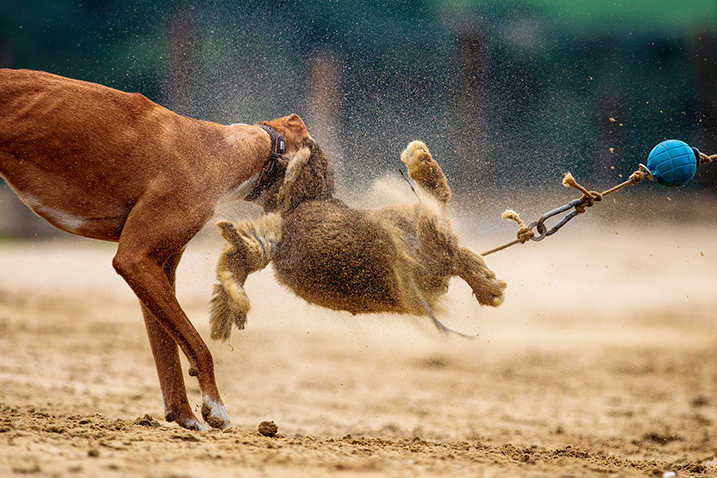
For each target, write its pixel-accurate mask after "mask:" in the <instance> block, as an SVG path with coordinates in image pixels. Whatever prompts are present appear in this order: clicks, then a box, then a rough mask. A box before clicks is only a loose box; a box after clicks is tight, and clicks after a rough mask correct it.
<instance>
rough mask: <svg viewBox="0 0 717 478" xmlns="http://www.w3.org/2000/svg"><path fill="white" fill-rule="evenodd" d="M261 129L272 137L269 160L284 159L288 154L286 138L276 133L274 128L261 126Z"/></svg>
mask: <svg viewBox="0 0 717 478" xmlns="http://www.w3.org/2000/svg"><path fill="white" fill-rule="evenodd" d="M259 127H260V128H261V129H263V130H264V131H266V132H267V133H269V136H270V137H271V154H270V155H269V160H276V159H282V158H283V157H284V153H285V152H286V141H285V140H284V137H283V136H282V135H280V134H279V133H277V132H276V130H275V129H274V128H271V127H269V126H265V125H263V124H260V125H259Z"/></svg>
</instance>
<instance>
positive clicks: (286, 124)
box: [257, 114, 314, 154]
mask: <svg viewBox="0 0 717 478" xmlns="http://www.w3.org/2000/svg"><path fill="white" fill-rule="evenodd" d="M257 124H261V125H264V126H269V127H270V128H274V130H276V132H277V133H279V134H280V135H282V136H283V137H284V140H285V141H286V154H292V153H295V152H297V151H298V150H299V148H300V147H301V146H302V145H303V144H304V143H305V142H306V141H308V140H311V141H313V140H314V138H312V137H311V135H310V134H309V132H308V130H307V129H306V125H305V124H304V121H303V120H302V119H301V118H300V117H299V115H297V114H290V115H289V116H284V117H283V118H276V119H274V120H271V121H259V122H258V123H257Z"/></svg>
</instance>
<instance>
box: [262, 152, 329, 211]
mask: <svg viewBox="0 0 717 478" xmlns="http://www.w3.org/2000/svg"><path fill="white" fill-rule="evenodd" d="M286 158H287V165H286V171H285V173H284V176H283V180H282V179H280V180H278V181H276V182H274V183H273V184H272V185H271V186H270V187H268V188H267V189H266V191H264V192H263V193H262V195H261V198H260V200H258V201H256V202H258V203H260V204H261V206H262V207H263V208H264V210H265V211H266V212H275V211H276V212H279V213H280V214H281V215H282V216H285V215H287V214H290V213H291V212H292V211H293V210H294V209H296V207H297V206H298V205H299V204H301V203H302V202H305V201H312V200H324V199H331V198H333V197H334V190H335V188H336V184H335V181H334V170H333V168H332V167H331V163H330V162H329V158H328V156H327V155H326V152H325V151H324V150H323V149H322V148H321V146H319V144H318V143H317V142H316V141H314V140H313V139H307V140H304V141H303V142H302V144H301V146H300V147H299V149H298V150H297V151H296V152H295V153H293V154H290V155H287V157H286Z"/></svg>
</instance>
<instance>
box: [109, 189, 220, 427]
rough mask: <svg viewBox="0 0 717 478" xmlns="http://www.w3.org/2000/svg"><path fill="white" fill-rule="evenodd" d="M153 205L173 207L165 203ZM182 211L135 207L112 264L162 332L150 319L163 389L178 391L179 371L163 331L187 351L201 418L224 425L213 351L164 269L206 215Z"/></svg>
mask: <svg viewBox="0 0 717 478" xmlns="http://www.w3.org/2000/svg"><path fill="white" fill-rule="evenodd" d="M173 200H175V199H174V198H173ZM175 207H176V206H175ZM152 210H164V211H167V210H172V209H171V207H168V206H167V205H166V204H165V205H158V206H157V207H155V208H152ZM186 211H192V210H191V208H189V207H187V208H186V209H184V210H183V211H182V214H181V215H164V216H162V217H160V218H158V217H157V216H156V215H153V214H149V213H148V212H149V211H148V208H147V206H146V205H141V206H135V209H134V210H133V211H132V212H131V213H130V216H129V218H128V220H127V222H126V224H125V227H124V229H123V230H122V235H121V237H120V240H119V247H118V249H117V254H116V255H115V258H114V260H113V265H114V267H115V270H116V271H117V272H118V273H119V274H120V275H121V276H122V278H124V280H125V281H126V282H127V284H128V285H129V286H130V288H131V289H132V290H133V291H134V293H135V294H136V295H137V297H138V298H139V300H140V301H141V302H142V305H143V306H144V307H145V308H146V309H147V310H148V311H149V312H150V313H151V315H152V316H153V317H154V318H155V320H156V321H157V322H158V323H159V324H160V325H161V327H162V328H163V329H164V331H165V332H164V333H162V332H161V331H159V330H158V329H157V328H156V327H155V325H154V324H153V323H152V322H151V321H150V322H149V325H148V332H149V339H150V342H151V343H152V350H153V351H155V350H156V351H157V352H156V354H155V356H156V357H157V358H158V359H159V361H158V362H157V369H158V370H159V371H160V380H161V381H163V387H167V390H166V391H165V393H168V394H170V395H171V394H176V393H179V385H180V384H179V383H178V382H177V381H176V376H177V374H178V372H179V371H178V370H177V367H178V364H177V362H176V359H175V358H174V352H171V351H167V347H168V344H167V336H170V337H171V338H172V339H173V341H174V342H175V343H176V344H177V345H179V347H180V348H181V349H182V352H184V354H185V355H186V356H187V359H188V360H189V367H190V369H189V373H190V375H196V376H197V379H198V380H199V388H200V390H201V391H202V416H203V418H204V420H205V421H206V422H207V423H208V424H209V425H210V426H212V427H213V428H227V427H229V426H231V423H230V421H229V417H228V415H227V412H226V409H225V408H224V404H223V403H222V399H221V397H220V395H219V389H218V388H217V384H216V380H215V377H214V362H213V359H212V355H211V352H210V351H209V348H208V347H207V345H206V344H205V343H204V341H203V340H202V338H201V336H200V335H199V333H198V332H197V330H196V329H195V328H194V326H193V325H192V323H191V322H190V321H189V318H188V317H187V315H186V314H185V313H184V311H183V310H182V307H181V306H180V305H179V302H178V301H177V298H176V296H175V294H174V287H173V277H171V275H170V274H168V273H167V264H168V263H169V267H168V269H169V270H170V271H171V270H173V268H174V267H176V262H177V261H178V260H179V259H178V257H176V256H177V255H178V254H180V251H181V250H182V248H183V247H184V246H185V244H186V243H187V242H188V241H189V239H191V238H192V237H193V236H194V234H195V233H196V231H197V230H198V229H199V227H201V225H203V224H204V222H203V220H204V219H205V217H206V215H205V214H200V213H201V211H198V212H196V213H195V216H194V217H192V215H191V214H188V213H187V212H186ZM187 224H190V225H191V227H187ZM171 261H175V264H172V262H171ZM164 367H169V370H171V371H170V372H165V371H163V369H164ZM185 400H186V391H185V392H184V396H183V397H181V398H176V396H173V397H172V398H171V402H170V403H171V404H175V405H176V404H179V403H183V402H184V401H185ZM180 407H181V405H180ZM175 411H176V412H177V413H178V414H179V415H180V416H181V419H182V420H183V422H179V425H181V426H184V427H187V428H196V426H195V424H196V423H197V422H196V419H194V420H192V419H191V417H192V415H189V417H188V414H187V413H186V410H184V409H178V410H171V411H170V413H174V412H175ZM190 414H191V412H190ZM172 418H174V419H175V420H177V419H178V417H174V416H173V417H172Z"/></svg>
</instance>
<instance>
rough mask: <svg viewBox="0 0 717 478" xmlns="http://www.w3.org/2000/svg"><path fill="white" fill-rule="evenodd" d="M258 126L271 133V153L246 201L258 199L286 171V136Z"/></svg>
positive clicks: (263, 126) (272, 129)
mask: <svg viewBox="0 0 717 478" xmlns="http://www.w3.org/2000/svg"><path fill="white" fill-rule="evenodd" d="M258 126H259V127H260V128H261V129H263V130H264V131H266V132H267V133H269V136H270V137H271V153H269V159H267V160H266V162H265V163H264V167H263V168H261V172H259V179H257V180H256V184H255V185H254V189H252V190H251V192H250V193H249V194H248V195H247V196H246V197H245V198H244V200H245V201H253V200H255V199H256V198H258V197H259V196H260V195H261V193H262V192H263V191H264V190H265V189H267V188H269V187H270V186H271V185H272V184H274V183H275V182H276V181H277V180H278V179H279V178H280V177H281V176H283V175H284V171H286V162H285V161H284V153H285V152H286V140H285V139H284V136H282V135H280V134H279V133H277V132H276V130H275V129H274V128H271V127H269V126H265V125H263V124H260V125H258Z"/></svg>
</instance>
